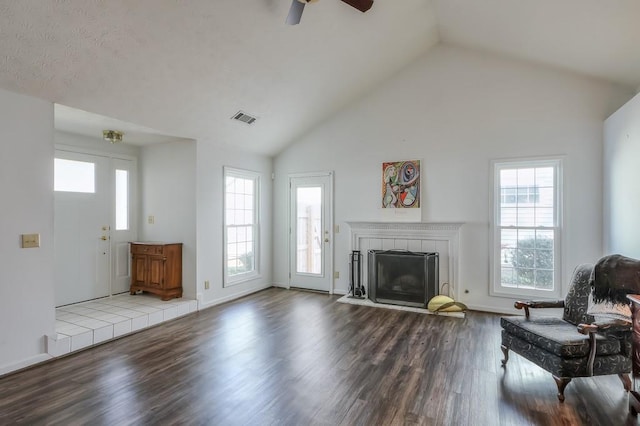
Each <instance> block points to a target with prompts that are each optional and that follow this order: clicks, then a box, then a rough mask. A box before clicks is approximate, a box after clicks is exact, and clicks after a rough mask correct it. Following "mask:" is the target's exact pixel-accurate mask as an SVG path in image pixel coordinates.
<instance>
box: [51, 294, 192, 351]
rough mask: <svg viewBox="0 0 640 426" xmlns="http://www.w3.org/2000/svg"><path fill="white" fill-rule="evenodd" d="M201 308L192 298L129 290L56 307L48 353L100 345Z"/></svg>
mask: <svg viewBox="0 0 640 426" xmlns="http://www.w3.org/2000/svg"><path fill="white" fill-rule="evenodd" d="M197 310H198V302H197V301H196V300H190V299H171V300H168V301H162V300H160V297H158V296H155V295H151V294H146V293H143V294H136V295H130V294H129V293H125V294H119V295H116V296H111V297H106V298H103V299H97V300H92V301H89V302H83V303H77V304H73V305H67V306H61V307H59V308H56V334H55V335H53V336H47V338H46V340H47V353H48V354H49V355H51V356H54V357H57V356H61V355H66V354H68V353H70V352H74V351H77V350H80V349H83V348H86V347H88V346H92V345H97V344H99V343H102V342H104V341H107V340H110V339H114V338H116V337H120V336H123V335H125V334H129V333H132V332H135V331H138V330H142V329H144V328H147V327H151V326H154V325H156V324H159V323H161V322H164V321H168V320H171V319H174V318H177V317H180V316H182V315H186V314H189V313H191V312H195V311H197Z"/></svg>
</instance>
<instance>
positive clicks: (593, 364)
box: [500, 264, 631, 402]
mask: <svg viewBox="0 0 640 426" xmlns="http://www.w3.org/2000/svg"><path fill="white" fill-rule="evenodd" d="M593 269H594V267H593V265H588V264H583V265H580V266H578V267H577V268H576V269H575V271H574V273H573V278H572V283H571V287H570V289H569V292H568V294H567V296H566V298H565V299H564V300H557V301H539V302H537V301H529V302H516V303H515V307H516V308H517V309H524V311H525V316H511V317H502V318H501V319H500V325H501V326H502V346H501V347H502V351H503V353H504V359H503V360H502V365H503V366H504V367H505V368H506V364H507V361H508V360H509V350H511V351H513V352H515V353H517V354H518V355H520V356H523V357H524V358H526V359H528V360H529V361H531V362H533V363H535V364H536V365H538V366H540V367H541V368H543V369H545V370H547V371H548V372H550V373H551V374H552V376H553V378H554V380H555V381H556V385H557V386H558V399H559V400H560V402H563V401H564V389H565V387H566V386H567V385H568V384H569V382H570V381H571V379H573V378H575V377H589V376H598V375H605V374H617V375H618V376H619V377H620V379H621V380H622V383H623V385H624V388H625V390H627V391H629V390H630V388H631V379H630V377H629V372H630V371H631V322H630V321H629V320H626V321H625V320H607V321H604V322H599V323H595V322H594V317H593V316H591V315H589V314H588V313H587V309H588V305H589V295H590V292H591V283H592V281H593V277H592V271H593ZM532 308H564V315H563V316H562V318H559V317H557V316H556V317H554V316H537V315H536V316H530V315H529V309H532Z"/></svg>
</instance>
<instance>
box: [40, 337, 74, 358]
mask: <svg viewBox="0 0 640 426" xmlns="http://www.w3.org/2000/svg"><path fill="white" fill-rule="evenodd" d="M45 344H46V347H47V353H48V354H49V355H51V356H53V357H57V356H62V355H66V354H68V353H69V352H71V337H69V336H66V335H64V334H60V333H56V334H54V335H51V336H47V337H46V339H45Z"/></svg>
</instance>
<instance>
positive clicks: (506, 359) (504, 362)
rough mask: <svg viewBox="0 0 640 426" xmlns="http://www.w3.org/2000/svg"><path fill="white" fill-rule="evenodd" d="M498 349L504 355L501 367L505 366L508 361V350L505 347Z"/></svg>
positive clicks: (501, 346)
mask: <svg viewBox="0 0 640 426" xmlns="http://www.w3.org/2000/svg"><path fill="white" fill-rule="evenodd" d="M500 349H502V353H503V354H504V359H503V360H502V365H503V366H505V365H507V361H509V348H508V347H506V346H505V345H500Z"/></svg>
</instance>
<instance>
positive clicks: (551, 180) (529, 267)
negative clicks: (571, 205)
mask: <svg viewBox="0 0 640 426" xmlns="http://www.w3.org/2000/svg"><path fill="white" fill-rule="evenodd" d="M493 166H494V188H493V190H494V221H493V256H492V257H493V262H492V264H493V271H492V276H493V286H492V290H493V293H498V294H499V293H504V294H511V295H514V294H515V295H546V296H557V295H559V291H560V289H559V287H560V286H559V285H558V283H559V272H560V256H559V253H560V241H561V238H560V232H561V228H560V217H561V216H560V212H561V208H560V207H561V206H560V205H559V200H561V197H560V194H561V188H560V183H561V179H560V177H561V162H560V160H559V159H545V160H527V161H500V162H494V163H493Z"/></svg>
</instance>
